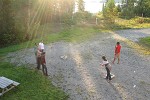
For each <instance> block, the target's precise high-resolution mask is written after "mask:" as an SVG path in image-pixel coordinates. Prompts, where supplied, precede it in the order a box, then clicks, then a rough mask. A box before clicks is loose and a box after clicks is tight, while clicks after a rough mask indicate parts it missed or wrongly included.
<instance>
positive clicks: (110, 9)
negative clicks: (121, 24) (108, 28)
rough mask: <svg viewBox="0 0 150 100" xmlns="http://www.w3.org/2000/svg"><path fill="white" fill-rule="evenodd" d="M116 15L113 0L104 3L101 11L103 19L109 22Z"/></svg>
mask: <svg viewBox="0 0 150 100" xmlns="http://www.w3.org/2000/svg"><path fill="white" fill-rule="evenodd" d="M116 15H117V9H116V7H115V2H114V0H108V2H106V4H105V7H104V9H103V16H104V17H105V18H108V19H111V21H114V20H115V16H116Z"/></svg>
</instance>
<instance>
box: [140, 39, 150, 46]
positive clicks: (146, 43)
mask: <svg viewBox="0 0 150 100" xmlns="http://www.w3.org/2000/svg"><path fill="white" fill-rule="evenodd" d="M139 43H140V44H141V45H143V46H145V47H147V48H150V37H145V38H141V39H140V41H139Z"/></svg>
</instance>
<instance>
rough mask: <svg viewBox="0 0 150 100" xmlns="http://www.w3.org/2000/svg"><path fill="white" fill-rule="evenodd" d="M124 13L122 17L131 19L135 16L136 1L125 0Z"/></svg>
mask: <svg viewBox="0 0 150 100" xmlns="http://www.w3.org/2000/svg"><path fill="white" fill-rule="evenodd" d="M122 3H123V4H122V5H123V7H122V12H121V16H123V17H125V18H127V19H129V18H132V17H134V16H135V13H134V10H135V3H136V0H123V2H122Z"/></svg>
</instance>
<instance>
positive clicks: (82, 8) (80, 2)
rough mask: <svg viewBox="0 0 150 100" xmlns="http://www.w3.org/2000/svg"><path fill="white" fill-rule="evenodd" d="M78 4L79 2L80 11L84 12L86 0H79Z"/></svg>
mask: <svg viewBox="0 0 150 100" xmlns="http://www.w3.org/2000/svg"><path fill="white" fill-rule="evenodd" d="M77 4H78V11H79V12H84V10H85V8H84V1H83V0H78V1H77Z"/></svg>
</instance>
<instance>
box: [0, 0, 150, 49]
mask: <svg viewBox="0 0 150 100" xmlns="http://www.w3.org/2000/svg"><path fill="white" fill-rule="evenodd" d="M75 7H77V8H78V11H77V12H75ZM149 11H150V0H122V3H121V4H119V5H117V6H116V5H115V2H114V0H107V2H106V3H104V4H103V11H102V12H103V16H104V18H106V19H110V21H113V20H112V19H115V18H116V17H121V18H126V19H129V18H133V17H135V16H141V17H150V12H149ZM92 18H93V16H92V14H91V13H89V12H87V11H85V5H84V0H0V27H1V29H0V35H1V37H0V40H1V41H0V47H3V46H6V45H10V44H16V43H20V42H24V41H28V40H31V39H34V38H35V35H34V33H36V31H37V29H38V28H39V27H40V25H43V24H46V23H64V24H67V25H72V24H76V22H80V21H86V20H91V19H92Z"/></svg>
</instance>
